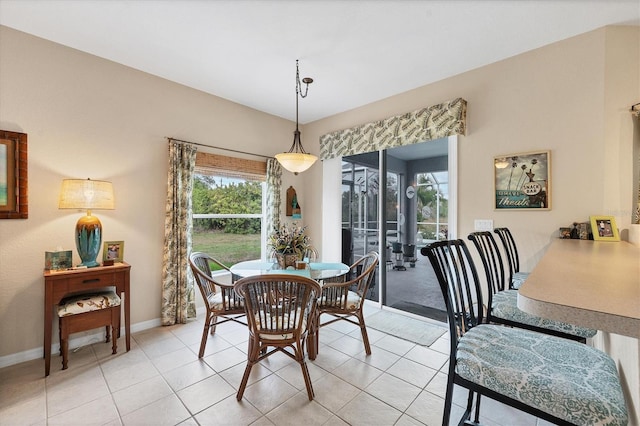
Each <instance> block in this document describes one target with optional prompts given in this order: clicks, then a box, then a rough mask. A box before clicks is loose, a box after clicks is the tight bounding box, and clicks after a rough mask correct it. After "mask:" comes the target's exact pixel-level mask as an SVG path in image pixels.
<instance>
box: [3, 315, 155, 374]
mask: <svg viewBox="0 0 640 426" xmlns="http://www.w3.org/2000/svg"><path fill="white" fill-rule="evenodd" d="M160 325H161V322H160V318H156V319H153V320H149V321H143V322H139V323H136V324H132V325H131V333H137V332H139V331H143V330H148V329H150V328H155V327H159V326H160ZM98 330H99V331H98ZM120 336H124V327H122V328H121V329H120ZM102 340H104V331H103V329H102V328H100V329H96V330H95V331H94V332H90V333H85V334H82V333H77V334H76V337H73V338H71V339H70V340H69V350H72V349H73V348H78V347H81V346H86V345H90V344H93V343H97V342H100V341H102ZM51 353H52V354H58V353H60V343H58V342H56V343H54V344H53V345H52V346H51ZM38 358H41V359H44V348H43V346H40V347H37V348H34V349H29V350H26V351H23V352H18V353H14V354H9V355H5V356H2V357H0V368H3V367H9V366H11V365H15V364H20V363H21V362H26V361H31V360H34V359H38Z"/></svg>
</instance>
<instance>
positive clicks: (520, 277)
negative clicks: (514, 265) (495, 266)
mask: <svg viewBox="0 0 640 426" xmlns="http://www.w3.org/2000/svg"><path fill="white" fill-rule="evenodd" d="M528 277H529V272H516V273H515V274H513V277H512V278H511V286H512V287H513V288H514V289H516V290H519V289H520V287H522V284H524V282H525V280H526V279H527V278H528Z"/></svg>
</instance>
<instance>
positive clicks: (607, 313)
mask: <svg viewBox="0 0 640 426" xmlns="http://www.w3.org/2000/svg"><path fill="white" fill-rule="evenodd" d="M518 307H519V308H520V309H522V310H523V311H525V312H529V313H531V314H534V315H538V316H541V317H546V318H551V319H555V320H558V321H564V322H568V323H572V324H576V325H581V326H583V327H589V328H594V329H596V330H602V331H607V332H610V333H615V334H619V335H623V336H630V337H635V338H640V248H638V247H636V246H633V245H631V244H629V243H627V242H625V241H620V242H609V241H588V240H562V239H558V240H555V241H553V242H552V243H551V246H550V247H549V248H548V249H547V251H546V253H545V254H544V256H543V257H542V259H541V260H540V262H538V264H537V265H536V267H535V268H534V269H533V271H532V272H531V274H530V275H529V277H527V280H526V281H525V283H524V284H523V285H522V287H520V290H519V291H518Z"/></svg>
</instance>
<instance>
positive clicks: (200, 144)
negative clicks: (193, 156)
mask: <svg viewBox="0 0 640 426" xmlns="http://www.w3.org/2000/svg"><path fill="white" fill-rule="evenodd" d="M167 139H168V140H170V141H176V142H184V143H189V144H191V145H197V146H206V147H208V148H215V149H221V150H223V151H230V152H236V153H238V154H246V155H253V156H255V157H262V158H267V159H269V158H274V157H269V156H268V155H262V154H254V153H252V152H245V151H238V150H236V149H229V148H222V147H219V146H214V145H207V144H204V143H198V142H191V141H185V140H182V139H176V138H170V137H167Z"/></svg>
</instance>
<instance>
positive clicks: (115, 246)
mask: <svg viewBox="0 0 640 426" xmlns="http://www.w3.org/2000/svg"><path fill="white" fill-rule="evenodd" d="M123 260H124V241H105V242H104V247H103V248H102V261H103V262H104V261H113V262H122V261H123Z"/></svg>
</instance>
